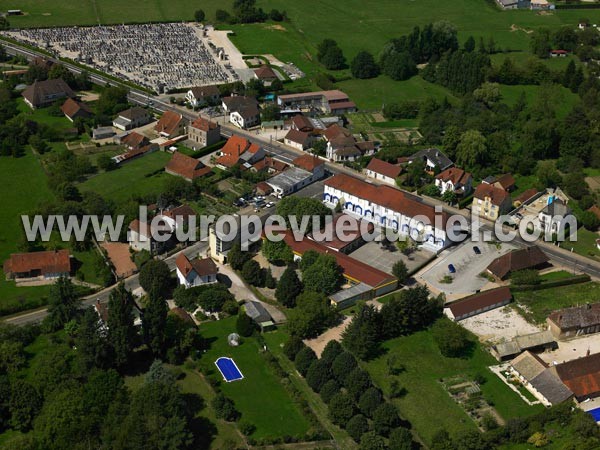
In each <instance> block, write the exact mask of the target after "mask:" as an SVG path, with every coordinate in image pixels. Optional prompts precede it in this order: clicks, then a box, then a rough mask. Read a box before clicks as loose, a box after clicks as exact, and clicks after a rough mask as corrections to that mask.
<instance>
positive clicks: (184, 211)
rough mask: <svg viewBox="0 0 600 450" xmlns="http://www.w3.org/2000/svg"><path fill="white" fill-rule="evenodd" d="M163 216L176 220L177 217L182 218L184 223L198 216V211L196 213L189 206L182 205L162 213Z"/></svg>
mask: <svg viewBox="0 0 600 450" xmlns="http://www.w3.org/2000/svg"><path fill="white" fill-rule="evenodd" d="M161 214H162V215H163V216H166V217H170V218H171V219H173V220H175V219H176V218H177V217H181V218H182V219H183V220H184V221H187V220H188V219H189V218H190V217H191V216H195V215H196V211H194V210H193V209H192V208H191V207H190V206H188V205H180V206H176V207H175V208H172V209H168V210H166V211H162V213H161Z"/></svg>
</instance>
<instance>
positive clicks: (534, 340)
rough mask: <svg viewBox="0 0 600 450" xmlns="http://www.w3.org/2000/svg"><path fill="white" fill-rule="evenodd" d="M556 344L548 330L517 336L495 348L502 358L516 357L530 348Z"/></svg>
mask: <svg viewBox="0 0 600 450" xmlns="http://www.w3.org/2000/svg"><path fill="white" fill-rule="evenodd" d="M551 342H554V336H553V335H552V333H551V332H550V331H548V330H545V331H539V332H536V333H531V334H525V335H523V336H517V337H515V338H514V339H511V340H510V341H508V342H503V343H501V344H497V345H496V346H495V350H496V353H498V355H499V356H500V357H506V356H510V355H515V354H517V353H520V352H522V351H524V350H528V349H530V348H535V347H539V346H541V345H546V344H549V343H551Z"/></svg>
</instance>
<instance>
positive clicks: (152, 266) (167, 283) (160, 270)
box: [139, 259, 171, 298]
mask: <svg viewBox="0 0 600 450" xmlns="http://www.w3.org/2000/svg"><path fill="white" fill-rule="evenodd" d="M139 281H140V286H141V287H142V288H144V290H145V291H146V292H150V291H151V290H152V289H153V288H155V289H156V290H157V292H156V293H157V295H159V296H161V297H163V298H164V297H166V296H167V295H168V293H169V290H170V288H171V270H170V269H169V266H168V265H167V263H166V262H164V261H160V260H156V259H153V260H151V261H148V262H147V263H146V264H144V265H143V266H142V268H141V269H140V276H139Z"/></svg>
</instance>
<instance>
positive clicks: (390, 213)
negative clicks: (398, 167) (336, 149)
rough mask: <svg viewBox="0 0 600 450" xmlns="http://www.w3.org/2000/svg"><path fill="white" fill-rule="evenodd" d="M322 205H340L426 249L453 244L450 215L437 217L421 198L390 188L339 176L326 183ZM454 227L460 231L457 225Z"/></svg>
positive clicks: (435, 250) (347, 210)
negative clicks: (450, 232)
mask: <svg viewBox="0 0 600 450" xmlns="http://www.w3.org/2000/svg"><path fill="white" fill-rule="evenodd" d="M323 202H324V203H325V204H327V205H329V206H332V207H333V206H336V205H337V204H338V203H339V204H340V205H341V207H342V209H343V211H344V212H346V213H348V214H350V215H353V216H355V217H357V218H361V219H364V220H368V221H370V222H373V223H375V224H378V225H380V226H382V227H384V228H390V229H392V230H394V231H396V232H397V233H398V234H399V235H405V236H410V237H411V238H412V239H413V240H414V241H416V242H417V243H419V244H420V245H421V246H422V247H423V248H424V249H426V250H430V251H433V252H436V253H437V252H440V251H441V250H443V249H444V248H446V247H449V246H450V245H452V244H453V242H452V241H451V240H450V239H449V238H448V233H447V232H446V224H447V223H448V218H449V216H448V214H447V213H445V212H439V213H437V214H436V212H435V209H434V208H433V207H432V206H430V205H427V204H425V203H423V201H422V199H420V198H419V197H417V196H414V195H412V194H409V193H406V192H402V191H400V190H398V189H394V188H393V187H391V186H384V185H374V184H371V183H367V182H365V181H363V180H360V179H358V178H355V177H351V176H349V175H345V174H338V175H335V176H333V177H331V178H330V179H328V180H326V181H325V183H324V190H323ZM452 226H453V227H456V228H455V229H457V230H458V229H460V225H459V224H458V223H457V224H453V225H452Z"/></svg>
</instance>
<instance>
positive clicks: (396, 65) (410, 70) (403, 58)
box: [383, 52, 418, 81]
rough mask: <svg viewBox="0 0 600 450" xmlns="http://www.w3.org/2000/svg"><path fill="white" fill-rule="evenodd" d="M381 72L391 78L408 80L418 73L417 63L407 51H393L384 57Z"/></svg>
mask: <svg viewBox="0 0 600 450" xmlns="http://www.w3.org/2000/svg"><path fill="white" fill-rule="evenodd" d="M383 73H384V74H386V75H387V76H389V77H390V78H391V79H392V80H396V81H400V80H408V79H409V78H410V77H412V76H413V75H416V74H417V73H418V70H417V65H416V64H415V62H414V61H413V59H412V57H411V56H410V54H409V53H408V52H393V53H391V54H390V55H388V56H387V57H386V58H385V62H384V63H383Z"/></svg>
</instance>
